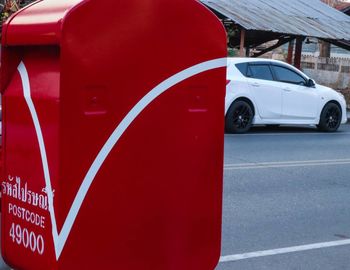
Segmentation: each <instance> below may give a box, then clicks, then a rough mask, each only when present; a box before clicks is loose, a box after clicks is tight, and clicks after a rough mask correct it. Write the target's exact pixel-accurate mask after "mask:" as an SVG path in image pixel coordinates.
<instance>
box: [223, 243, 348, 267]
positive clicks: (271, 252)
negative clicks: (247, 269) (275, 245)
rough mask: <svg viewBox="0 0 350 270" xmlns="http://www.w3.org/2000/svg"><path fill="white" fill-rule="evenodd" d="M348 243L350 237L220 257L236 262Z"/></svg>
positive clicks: (226, 260) (224, 260)
mask: <svg viewBox="0 0 350 270" xmlns="http://www.w3.org/2000/svg"><path fill="white" fill-rule="evenodd" d="M346 245H350V239H347V240H339V241H331V242H323V243H316V244H310V245H302V246H294V247H287V248H279V249H270V250H262V251H255V252H249V253H242V254H235V255H226V256H222V257H220V262H221V263H224V262H234V261H240V260H246V259H252V258H258V257H265V256H273V255H279V254H286V253H294V252H300V251H307V250H314V249H321V248H330V247H338V246H346Z"/></svg>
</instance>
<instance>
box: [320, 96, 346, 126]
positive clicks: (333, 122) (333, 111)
mask: <svg viewBox="0 0 350 270" xmlns="http://www.w3.org/2000/svg"><path fill="white" fill-rule="evenodd" d="M341 118H342V112H341V109H340V108H339V106H338V105H337V104H335V103H328V104H326V106H324V108H323V110H322V112H321V116H320V123H319V124H318V128H319V129H320V130H322V131H326V132H335V131H337V129H338V128H339V126H340V123H341Z"/></svg>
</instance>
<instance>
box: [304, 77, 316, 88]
mask: <svg viewBox="0 0 350 270" xmlns="http://www.w3.org/2000/svg"><path fill="white" fill-rule="evenodd" d="M306 86H307V87H315V86H316V83H315V81H314V80H313V79H309V80H308V81H307V85H306Z"/></svg>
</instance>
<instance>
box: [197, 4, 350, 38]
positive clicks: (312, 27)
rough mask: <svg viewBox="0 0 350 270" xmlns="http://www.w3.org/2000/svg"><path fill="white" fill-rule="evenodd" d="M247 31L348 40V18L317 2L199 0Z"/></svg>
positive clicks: (349, 34) (349, 27) (349, 26)
mask: <svg viewBox="0 0 350 270" xmlns="http://www.w3.org/2000/svg"><path fill="white" fill-rule="evenodd" d="M201 1H202V2H203V3H204V4H206V5H207V6H209V7H210V8H212V9H214V10H216V11H217V12H219V13H221V14H222V15H224V16H226V17H227V18H230V19H231V20H233V21H234V22H236V23H237V24H239V25H241V26H242V27H243V28H245V29H247V30H260V31H271V32H275V33H282V34H289V35H301V36H309V37H317V38H324V39H333V40H350V17H349V16H347V15H345V14H344V13H342V12H340V11H338V10H336V9H334V8H331V7H330V6H328V5H326V4H324V3H322V2H321V1H320V0H245V1H242V0H201Z"/></svg>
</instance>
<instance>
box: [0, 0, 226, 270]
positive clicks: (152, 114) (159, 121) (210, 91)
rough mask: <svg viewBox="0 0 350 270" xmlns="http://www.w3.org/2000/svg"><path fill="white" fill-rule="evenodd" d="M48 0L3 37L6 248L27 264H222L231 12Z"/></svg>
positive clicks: (17, 264)
mask: <svg viewBox="0 0 350 270" xmlns="http://www.w3.org/2000/svg"><path fill="white" fill-rule="evenodd" d="M52 2H54V1H47V2H46V1H42V2H39V3H37V4H35V5H33V6H32V7H29V8H28V9H26V10H25V11H23V12H20V13H19V14H17V15H16V16H14V17H13V18H12V20H11V21H10V22H9V24H8V25H7V27H6V30H5V31H6V32H5V37H4V39H3V46H4V48H5V49H4V51H3V55H2V70H1V73H2V76H1V80H2V81H1V89H2V94H3V121H4V130H3V132H4V137H3V146H4V155H3V157H4V174H3V179H4V181H3V182H2V192H3V201H2V203H3V213H2V252H3V257H4V259H5V260H6V261H7V262H8V263H9V264H10V265H11V266H12V267H14V268H17V269H28V270H31V269H33V270H34V269H35V270H40V269H43V270H44V269H45V270H47V269H64V270H67V269H68V270H69V269H103V268H105V269H128V270H133V269H135V270H136V269H137V270H140V269H155V270H157V269H159V270H164V269H174V270H175V269H176V270H178V269H182V270H186V269H188V270H196V269H198V270H206V269H208V270H210V269H214V268H215V266H216V264H217V262H218V258H219V254H220V238H221V233H220V232H221V200H222V168H223V130H224V96H225V84H226V83H225V82H226V70H225V67H224V65H225V57H226V35H225V31H224V29H223V27H222V25H221V23H220V22H219V21H218V20H217V19H216V17H215V16H214V15H213V14H212V13H211V12H209V11H208V10H207V9H206V8H205V7H203V6H202V5H201V4H200V3H199V2H197V1H189V0H178V1H173V2H167V3H164V1H162V0H147V1H136V0H129V1H127V2H123V3H119V2H118V1H107V0H95V1H93V0H91V1H83V2H81V3H79V4H78V5H74V4H76V1H75V2H73V1H72V2H69V1H65V3H66V4H67V3H68V4H67V5H66V4H64V5H62V6H58V7H53V8H52V9H51V8H50V4H49V3H52ZM70 3H71V4H72V5H70ZM101 6H104V7H105V9H104V12H102V13H101V12H96V11H97V10H99V9H100V7H101ZM42 7H45V8H42ZM106 7H108V8H106ZM53 10H58V12H57V13H55V12H53ZM46 12H47V14H46ZM39 13H40V15H39ZM31 14H32V15H33V14H36V16H34V17H31ZM45 15H48V16H45ZM39 17H40V18H41V19H42V20H43V25H45V27H44V26H43V25H40V24H37V23H36V22H35V20H34V19H33V20H31V19H30V18H39ZM92 18H94V19H92ZM58 25H59V26H58ZM49 32H50V33H52V36H50V37H47V36H46V35H45V33H49ZM22 34H23V35H22ZM17 67H18V69H17ZM45 161H47V163H46V162H45ZM50 198H52V202H51V200H50ZM23 215H24V216H23Z"/></svg>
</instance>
